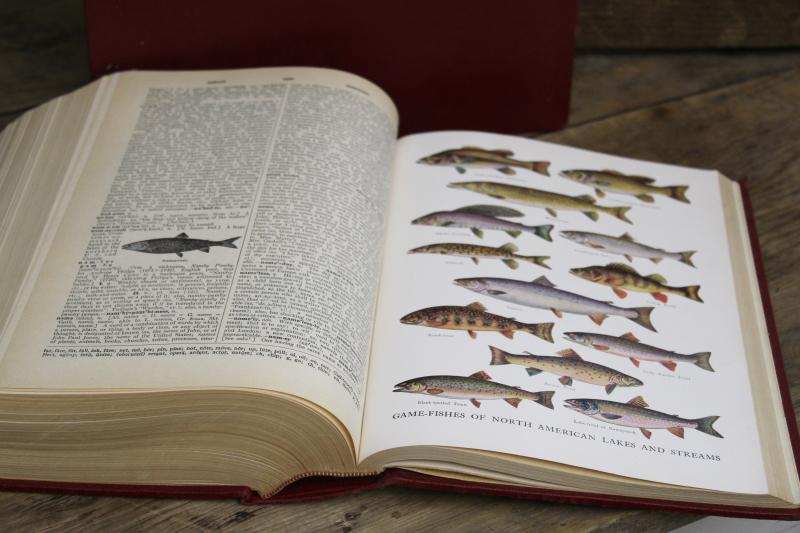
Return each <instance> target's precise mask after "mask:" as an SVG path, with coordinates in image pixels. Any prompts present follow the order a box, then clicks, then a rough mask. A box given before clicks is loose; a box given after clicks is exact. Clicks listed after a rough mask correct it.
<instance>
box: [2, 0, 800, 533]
mask: <svg viewBox="0 0 800 533" xmlns="http://www.w3.org/2000/svg"><path fill="white" fill-rule="evenodd" d="M23 5H24V6H25V7H24V10H25V11H24V13H23V11H22V9H23V8H22V7H21V6H23ZM76 5H77V2H76V1H75V0H54V1H50V2H40V3H39V5H37V6H35V7H29V6H27V5H26V4H24V3H23V2H17V1H14V2H10V3H8V4H4V5H3V6H0V20H2V21H3V23H4V24H0V127H2V126H3V125H5V124H6V123H7V122H9V121H10V120H12V119H13V118H14V117H16V116H17V115H19V113H20V112H22V111H24V110H25V109H27V108H29V107H31V106H34V105H36V104H38V103H40V102H42V101H44V100H46V99H48V98H51V97H53V96H57V95H59V94H62V93H64V92H67V91H69V90H71V89H74V88H76V87H79V86H80V85H82V84H83V83H85V82H86V81H87V80H88V74H87V69H86V63H85V47H84V44H83V41H82V35H81V29H82V26H81V20H80V10H79V9H76ZM78 7H79V5H78ZM34 30H35V31H34ZM539 138H541V139H545V140H548V141H554V142H559V143H564V144H568V145H571V146H576V147H580V148H588V149H593V150H599V151H603V152H609V153H613V154H618V155H622V156H627V157H637V158H643V159H652V160H655V161H664V162H669V163H674V164H679V165H687V166H696V167H705V168H715V169H720V170H722V171H723V172H724V173H726V174H727V175H728V176H731V177H734V178H745V177H746V178H748V179H749V180H750V193H751V195H752V200H753V204H754V208H755V216H756V221H757V225H758V230H759V233H760V237H761V246H762V249H763V252H764V262H765V267H766V273H767V277H768V281H769V287H770V293H771V296H772V299H773V304H774V306H775V315H776V316H775V318H776V320H777V326H778V332H779V334H780V337H781V346H782V348H783V356H784V358H785V360H786V367H787V372H788V376H789V381H790V383H791V384H792V394H793V397H794V398H795V403H794V405H795V410H796V411H797V408H798V399H800V279H799V278H798V274H797V272H798V270H797V269H798V265H800V246H798V245H800V207H798V203H800V52H797V51H795V52H791V51H789V52H775V51H768V52H749V53H730V52H726V53H711V52H704V53H658V54H636V53H630V54H619V53H609V54H589V55H581V56H579V57H578V58H577V59H576V63H575V77H574V88H573V104H572V114H571V119H570V126H569V127H568V128H566V129H564V130H562V131H559V132H555V133H548V134H546V135H541V136H539ZM709 394H713V391H709ZM698 518H699V517H698V516H696V515H690V514H679V513H664V512H645V511H627V510H620V509H601V508H596V507H587V506H575V505H558V504H550V503H540V502H531V501H516V500H511V499H502V498H489V497H480V496H465V495H458V494H450V493H437V492H424V491H413V490H403V489H385V490H379V491H372V492H365V493H362V494H355V495H351V496H345V497H340V498H336V499H333V500H326V501H320V502H308V503H300V504H292V505H277V506H259V507H248V506H243V505H240V504H238V503H237V502H234V501H191V500H174V499H170V500H158V499H146V498H112V497H102V498H100V497H88V496H63V495H47V494H25V493H0V524H3V525H4V526H5V527H4V528H3V529H5V530H8V531H11V530H14V531H20V530H42V529H55V530H58V531H73V530H74V531H81V530H85V529H86V528H87V526H88V527H89V528H91V529H93V530H106V531H107V530H128V529H143V530H144V529H147V530H150V531H171V532H177V531H197V530H225V531H228V530H237V531H240V530H270V531H282V530H303V531H317V530H321V531H341V532H344V533H346V532H349V531H408V530H435V529H445V530H459V531H464V530H466V531H503V532H508V531H531V530H543V531H553V530H558V531H593V532H600V531H615V532H617V531H637V530H647V531H668V530H670V529H673V528H675V527H679V526H681V525H683V524H686V523H689V522H692V521H694V520H697V519H698Z"/></svg>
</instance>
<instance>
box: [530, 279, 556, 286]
mask: <svg viewBox="0 0 800 533" xmlns="http://www.w3.org/2000/svg"><path fill="white" fill-rule="evenodd" d="M531 283H535V284H537V285H544V286H545V287H555V286H556V284H555V283H553V282H552V281H550V280H549V279H547V278H546V277H544V276H539V277H538V278H536V279H535V280H533V281H531Z"/></svg>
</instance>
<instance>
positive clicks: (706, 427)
mask: <svg viewBox="0 0 800 533" xmlns="http://www.w3.org/2000/svg"><path fill="white" fill-rule="evenodd" d="M718 418H719V417H718V416H707V417H705V418H698V419H696V420H693V422H697V427H696V428H695V429H696V430H697V431H702V432H703V433H706V434H708V435H711V436H712V437H719V438H720V439H722V438H724V437H723V436H722V435H720V434H719V433H717V430H716V429H714V428H713V427H712V425H713V424H714V422H716V421H717V419H718Z"/></svg>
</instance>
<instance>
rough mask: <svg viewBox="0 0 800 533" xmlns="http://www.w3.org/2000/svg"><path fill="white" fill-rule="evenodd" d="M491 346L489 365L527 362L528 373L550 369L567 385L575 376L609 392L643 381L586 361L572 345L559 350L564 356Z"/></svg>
mask: <svg viewBox="0 0 800 533" xmlns="http://www.w3.org/2000/svg"><path fill="white" fill-rule="evenodd" d="M489 350H490V351H491V352H492V359H491V361H490V362H489V364H490V365H520V366H524V367H525V370H526V371H527V372H528V375H529V376H535V375H536V374H539V373H540V372H548V373H550V374H555V375H556V376H560V377H559V378H558V381H560V382H561V384H562V385H566V386H569V385H572V380H573V379H575V380H577V381H582V382H584V383H590V384H592V385H600V386H603V387H605V389H606V394H611V391H613V390H614V388H616V387H617V386H620V387H639V386H641V385H644V383H642V382H641V381H640V380H638V379H636V378H635V377H633V376H629V375H627V374H623V373H622V372H618V371H616V370H614V369H613V368H609V367H607V366H603V365H598V364H597V363H592V362H589V361H584V360H583V359H581V356H580V355H578V354H577V353H575V352H574V351H573V350H569V349H567V350H561V351H560V352H558V355H560V356H561V357H550V356H547V355H534V354H532V353H529V352H525V355H520V354H513V353H508V352H505V351H503V350H501V349H500V348H496V347H494V346H489Z"/></svg>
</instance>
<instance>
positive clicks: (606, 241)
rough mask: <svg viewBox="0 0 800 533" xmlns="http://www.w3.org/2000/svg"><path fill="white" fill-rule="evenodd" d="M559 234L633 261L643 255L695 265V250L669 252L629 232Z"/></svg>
mask: <svg viewBox="0 0 800 533" xmlns="http://www.w3.org/2000/svg"><path fill="white" fill-rule="evenodd" d="M559 235H561V236H562V237H564V238H565V239H569V240H571V241H573V242H576V243H578V244H580V245H583V246H588V247H589V248H595V249H597V250H604V251H606V252H608V253H611V254H618V255H622V256H625V259H627V260H628V261H630V262H633V258H634V257H642V258H644V259H649V260H650V261H652V262H653V263H658V262H659V261H661V260H662V259H664V258H665V257H666V258H668V259H674V260H675V261H680V262H681V263H686V264H687V265H689V266H690V267H694V263H692V255H694V253H695V252H667V251H666V250H661V249H660V248H653V247H651V246H647V245H644V244H639V243H638V242H636V241H634V240H633V237H631V236H630V235H628V234H627V233H623V234H622V235H620V236H619V237H612V236H611V235H603V234H601V233H591V232H588V231H561V232H559Z"/></svg>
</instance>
